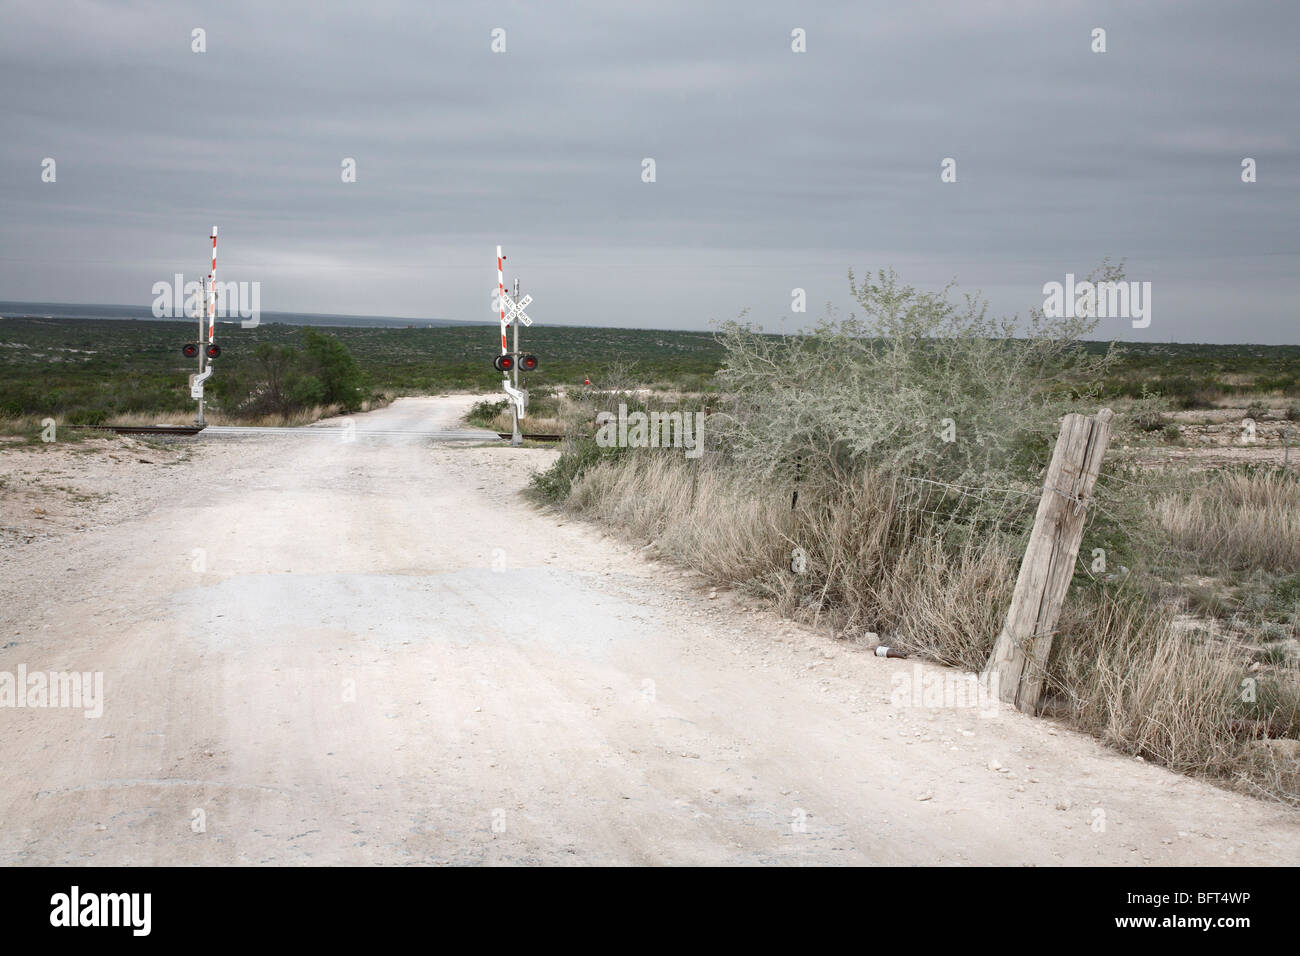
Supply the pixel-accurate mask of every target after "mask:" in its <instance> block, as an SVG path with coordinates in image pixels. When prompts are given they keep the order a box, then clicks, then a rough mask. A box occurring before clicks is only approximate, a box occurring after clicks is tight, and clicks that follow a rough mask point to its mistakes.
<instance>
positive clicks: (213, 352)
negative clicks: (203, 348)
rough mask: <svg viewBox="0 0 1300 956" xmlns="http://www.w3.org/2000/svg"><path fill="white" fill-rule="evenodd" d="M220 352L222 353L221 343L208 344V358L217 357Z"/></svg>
mask: <svg viewBox="0 0 1300 956" xmlns="http://www.w3.org/2000/svg"><path fill="white" fill-rule="evenodd" d="M220 354H221V346H220V345H209V346H208V358H216V357H217V356H218V355H220Z"/></svg>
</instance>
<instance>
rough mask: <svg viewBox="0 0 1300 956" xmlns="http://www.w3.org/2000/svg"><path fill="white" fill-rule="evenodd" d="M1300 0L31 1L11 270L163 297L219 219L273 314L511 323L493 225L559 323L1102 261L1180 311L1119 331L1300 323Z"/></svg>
mask: <svg viewBox="0 0 1300 956" xmlns="http://www.w3.org/2000/svg"><path fill="white" fill-rule="evenodd" d="M1097 27H1100V28H1103V29H1104V30H1105V31H1106V47H1107V52H1105V53H1094V52H1093V51H1092V49H1091V47H1092V45H1093V39H1092V31H1093V29H1094V28H1097ZM1297 27H1300V6H1297V5H1295V4H1292V3H1277V2H1259V3H1254V2H1233V3H1224V2H1215V3H1198V2H1187V0H1181V2H1177V3H1174V2H1155V0H1147V2H1143V3H1134V2H1131V0H1125V2H1119V3H1095V2H1088V3H1083V2H1081V3H1070V2H1060V0H1057V2H1051V3H1024V2H1012V0H1002V2H995V0H954V2H951V3H921V2H895V3H866V2H846V3H808V2H771V0H747V2H737V3H703V2H701V0H694V2H677V0H655V2H639V3H622V4H614V3H610V2H589V3H569V2H546V3H511V2H504V0H498V2H493V3H487V2H475V3H460V4H455V5H453V4H444V3H438V4H429V3H418V2H412V3H395V2H394V3H390V2H382V0H368V2H366V3H331V2H317V3H306V4H302V5H297V6H288V5H283V4H268V3H261V2H255V3H243V2H235V0H223V2H220V3H211V4H188V3H182V2H172V0H167V2H156V3H146V2H113V3H88V2H77V3H61V2H57V0H31V2H28V0H19V2H14V0H7V2H5V3H3V5H0V90H3V93H2V94H0V133H2V135H0V173H2V175H0V223H2V226H0V299H11V300H35V301H61V302H100V303H123V304H136V303H139V304H141V305H148V304H149V302H150V301H151V300H152V293H151V288H152V286H153V284H154V283H155V282H157V281H160V280H168V281H170V279H171V277H172V275H173V273H175V272H183V273H184V274H185V275H186V278H187V279H188V278H193V279H197V278H199V277H200V275H201V274H203V273H204V272H206V269H207V261H206V257H207V252H208V250H207V247H208V242H209V240H208V234H209V231H210V229H211V227H212V225H214V224H216V225H218V226H219V227H220V235H221V244H220V258H219V263H218V271H219V276H218V277H219V278H221V279H223V280H244V281H257V282H260V283H261V308H262V309H263V310H264V311H315V312H330V313H356V314H385V315H400V316H411V317H434V316H436V317H442V318H452V319H475V320H477V319H490V318H491V313H490V296H489V293H490V291H491V289H492V288H493V287H494V286H495V284H496V268H495V265H496V264H495V261H494V256H495V251H496V245H497V244H498V243H500V244H502V245H504V246H505V252H506V255H507V257H508V262H507V280H509V279H510V277H512V276H513V275H516V274H517V275H518V276H519V277H520V279H521V281H522V284H523V288H524V290H525V291H526V292H529V293H531V294H532V295H533V296H534V299H535V302H534V304H533V305H532V306H531V307H530V309H529V311H530V313H531V315H532V316H533V318H534V320H536V321H538V322H548V321H549V322H557V323H559V322H563V323H567V324H583V325H627V326H648V327H657V328H695V329H699V328H708V327H709V325H710V323H711V322H714V321H717V320H721V319H727V318H731V317H734V316H735V315H736V314H737V313H738V312H739V311H740V310H741V309H743V308H749V309H750V315H751V318H753V319H754V320H756V321H758V322H760V323H761V324H763V325H764V326H765V327H766V328H769V329H772V330H779V329H781V328H783V327H784V328H785V329H787V330H793V329H794V328H796V327H798V326H799V325H801V324H803V323H804V322H806V321H808V320H809V319H812V318H815V317H817V316H818V315H820V313H821V312H822V310H823V307H824V304H825V303H826V302H827V301H834V302H835V303H836V304H837V305H839V306H841V307H843V308H846V309H847V307H848V306H849V305H850V304H851V303H850V302H849V297H848V286H847V281H846V279H845V273H846V270H847V269H848V268H849V267H850V266H852V267H854V268H855V269H856V270H858V271H859V272H861V271H862V270H864V269H875V268H878V267H881V266H891V265H892V266H894V267H896V268H897V269H898V270H899V272H900V273H901V274H902V277H903V278H904V279H905V280H907V281H910V282H912V283H914V284H917V285H922V286H934V285H938V284H941V283H943V282H944V281H945V280H947V279H950V278H956V279H957V280H958V281H959V283H960V285H961V286H962V287H963V288H981V289H983V290H984V291H985V293H986V294H987V295H988V296H989V297H990V299H991V300H992V302H993V305H994V307H995V308H996V310H998V311H1000V312H1006V313H1012V312H1019V313H1022V314H1023V313H1024V312H1025V311H1027V309H1028V308H1029V307H1031V306H1033V305H1036V304H1041V303H1042V301H1043V293H1042V287H1043V284H1044V283H1046V282H1051V281H1064V278H1065V275H1066V274H1067V273H1071V272H1072V273H1075V274H1077V275H1083V274H1086V273H1087V272H1089V271H1090V269H1091V268H1092V267H1093V266H1094V265H1096V264H1097V263H1098V262H1099V261H1100V260H1101V259H1102V258H1103V257H1105V256H1110V257H1112V258H1114V259H1121V258H1124V259H1127V263H1128V276H1129V278H1130V279H1135V280H1139V281H1150V282H1151V283H1152V303H1151V305H1152V310H1151V319H1152V321H1151V324H1150V327H1149V328H1147V329H1144V330H1136V329H1133V328H1132V327H1131V323H1130V322H1129V321H1128V320H1107V321H1105V322H1103V323H1102V327H1101V328H1100V329H1099V332H1100V333H1101V335H1103V336H1104V337H1106V338H1120V339H1131V340H1156V341H1169V340H1171V339H1172V340H1175V341H1202V342H1262V343H1296V342H1300V334H1298V322H1297V320H1298V318H1300V316H1298V315H1297V306H1296V303H1297V301H1300V149H1298V148H1297V147H1298V144H1300V70H1297V67H1296V62H1297V56H1298V54H1297V40H1298V39H1300V30H1298V29H1297ZM195 28H202V29H203V30H204V31H206V46H207V51H206V52H204V53H195V52H192V49H191V47H192V43H193V40H192V33H193V31H194V29H195ZM496 28H501V29H504V30H505V42H506V50H505V52H504V53H494V52H493V51H492V49H491V46H492V31H493V30H494V29H496ZM796 28H800V29H802V30H804V31H806V45H807V52H804V53H796V52H794V51H793V50H792V49H791V46H792V42H793V41H792V39H791V31H792V30H795V29H796ZM46 157H49V158H53V159H54V160H55V163H56V167H55V169H56V176H57V178H56V181H55V182H53V183H46V182H42V180H41V172H42V161H43V160H44V159H45V158H46ZM946 157H951V158H953V159H955V160H956V172H957V181H956V182H955V183H944V182H941V180H940V172H941V163H942V161H943V160H944V159H945V158H946ZM1246 157H1250V158H1253V159H1254V160H1256V162H1257V176H1258V181H1257V182H1255V183H1251V184H1247V183H1243V182H1242V169H1241V163H1242V160H1243V159H1244V158H1246ZM345 158H352V159H355V161H356V170H357V181H356V182H355V183H345V182H343V177H342V175H341V173H342V168H341V164H342V163H343V160H344V159H345ZM646 158H652V159H653V160H654V161H655V177H656V180H655V182H653V183H647V182H643V181H642V170H643V160H644V159H646ZM794 288H803V289H805V290H806V291H807V296H808V313H807V314H806V315H797V314H792V312H791V290H792V289H794Z"/></svg>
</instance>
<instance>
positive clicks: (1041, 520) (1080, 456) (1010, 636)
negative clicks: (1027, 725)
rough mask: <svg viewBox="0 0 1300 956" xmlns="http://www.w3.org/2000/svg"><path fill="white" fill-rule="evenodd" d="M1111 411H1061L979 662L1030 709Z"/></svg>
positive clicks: (1003, 693) (1034, 706)
mask: <svg viewBox="0 0 1300 956" xmlns="http://www.w3.org/2000/svg"><path fill="white" fill-rule="evenodd" d="M1113 417H1114V413H1113V412H1111V410H1110V409H1109V408H1103V409H1102V410H1101V411H1100V412H1098V413H1097V417H1096V418H1089V417H1087V416H1086V415H1066V416H1065V420H1064V422H1062V424H1061V435H1060V437H1059V438H1058V439H1057V440H1056V450H1055V451H1054V452H1053V453H1052V463H1051V464H1050V465H1049V466H1048V468H1047V479H1046V480H1045V481H1044V482H1043V497H1042V499H1041V500H1040V501H1039V502H1038V514H1037V516H1036V517H1035V518H1034V530H1033V532H1032V533H1031V534H1030V536H1029V546H1028V547H1027V548H1025V557H1024V560H1023V561H1022V562H1021V564H1020V575H1019V577H1017V578H1016V590H1015V594H1013V595H1012V598H1011V609H1010V610H1009V611H1007V620H1006V623H1005V624H1004V625H1003V627H1002V633H1001V634H999V635H998V639H997V643H996V644H994V646H993V654H992V655H991V656H990V657H989V662H988V664H987V665H985V667H984V676H985V677H986V678H987V679H989V680H990V681H996V683H995V684H994V688H995V689H996V692H997V694H998V696H999V697H1000V698H1001V699H1002V700H1004V701H1006V702H1008V703H1012V704H1015V705H1016V707H1018V708H1019V709H1020V710H1022V711H1024V712H1025V713H1027V714H1036V713H1038V707H1039V702H1040V700H1041V698H1042V694H1043V681H1044V678H1045V677H1046V673H1047V659H1048V656H1049V655H1050V654H1051V652H1052V637H1053V636H1054V634H1055V632H1056V624H1057V622H1058V621H1059V620H1060V617H1061V605H1062V603H1063V602H1064V601H1065V593H1066V591H1067V590H1068V589H1069V587H1070V579H1071V578H1072V577H1074V562H1075V561H1076V560H1077V559H1078V557H1079V542H1080V540H1081V539H1082V538H1083V522H1084V519H1085V517H1086V513H1085V511H1086V508H1087V506H1088V503H1089V502H1090V500H1091V498H1092V489H1093V486H1094V485H1095V484H1096V483H1097V473H1098V472H1099V471H1100V470H1101V459H1102V456H1103V455H1105V454H1106V446H1107V445H1108V444H1109V443H1110V422H1111V419H1112V418H1113Z"/></svg>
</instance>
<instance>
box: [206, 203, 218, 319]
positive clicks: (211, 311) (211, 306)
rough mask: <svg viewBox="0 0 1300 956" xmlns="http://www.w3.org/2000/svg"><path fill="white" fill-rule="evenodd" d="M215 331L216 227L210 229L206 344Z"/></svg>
mask: <svg viewBox="0 0 1300 956" xmlns="http://www.w3.org/2000/svg"><path fill="white" fill-rule="evenodd" d="M216 329H217V227H216V226H213V227H212V271H211V272H209V273H208V342H209V343H211V342H212V339H213V334H214V333H215V332H216Z"/></svg>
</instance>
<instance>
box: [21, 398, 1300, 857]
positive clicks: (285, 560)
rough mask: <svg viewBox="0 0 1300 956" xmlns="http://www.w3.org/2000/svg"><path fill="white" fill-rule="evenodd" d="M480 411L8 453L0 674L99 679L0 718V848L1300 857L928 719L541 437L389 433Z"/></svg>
mask: <svg viewBox="0 0 1300 956" xmlns="http://www.w3.org/2000/svg"><path fill="white" fill-rule="evenodd" d="M474 400H475V398H474V397H473V396H467V397H459V396H455V397H444V398H438V399H405V400H401V401H398V402H397V403H395V404H394V405H392V406H390V407H389V408H385V409H382V410H380V411H376V412H372V413H369V414H367V415H360V416H356V417H355V418H354V422H355V426H354V433H353V434H351V435H349V434H347V432H348V431H349V430H350V429H342V428H340V429H338V431H337V432H336V433H331V434H323V433H322V430H324V429H328V428H330V427H331V425H330V423H326V424H325V425H323V426H319V427H317V428H313V429H304V430H301V431H302V434H301V435H294V434H288V435H286V434H284V433H279V432H277V433H274V434H255V433H239V434H225V435H220V434H215V433H214V434H213V435H212V436H209V437H207V438H200V439H197V440H192V441H191V442H190V443H189V444H188V445H186V446H185V450H179V449H178V450H162V451H158V450H154V449H147V454H138V455H137V451H138V448H136V447H135V446H134V445H133V444H132V443H129V442H111V441H105V442H104V443H103V444H102V447H99V448H97V449H95V450H93V451H89V452H87V453H84V454H83V453H81V452H76V451H73V450H71V449H58V448H53V447H46V448H26V449H19V448H6V449H4V450H0V475H6V476H8V478H7V481H6V484H5V485H4V487H3V488H2V489H0V492H2V493H3V496H4V499H5V502H6V504H5V509H6V510H5V511H4V513H3V523H4V525H5V526H6V527H9V526H10V523H11V521H13V522H16V523H15V524H14V526H13V527H14V528H15V529H16V530H14V531H13V532H7V533H6V534H5V535H4V536H3V538H0V542H2V543H3V547H0V673H3V672H9V673H16V671H17V669H18V668H19V666H20V665H24V666H25V667H26V668H27V669H28V671H29V672H31V671H37V670H41V671H63V670H72V669H76V670H79V671H92V672H94V671H97V672H102V673H103V674H104V698H105V700H104V708H103V715H102V716H101V717H99V718H97V719H88V718H87V717H85V716H84V714H83V712H82V711H81V710H77V709H73V708H44V709H41V708H35V707H3V708H0V821H2V823H0V863H2V864H37V863H40V864H62V863H97V864H146V863H152V864H193V863H214V864H235V863H275V864H295V863H360V864H366V863H384V864H445V863H451V864H476V863H487V864H521V863H545V864H604V863H608V864H637V863H718V864H762V863H778V864H809V863H812V864H816V863H844V864H851V863H854V864H861V863H880V864H934V863H942V864H950V863H973V864H1039V865H1041V864H1058V863H1084V864H1089V863H1093V864H1121V865H1123V864H1142V863H1146V862H1150V863H1159V864H1206V863H1240V864H1246V865H1268V864H1288V863H1294V862H1295V860H1296V859H1297V858H1300V816H1298V815H1297V814H1295V813H1293V812H1290V811H1287V810H1284V809H1282V808H1279V807H1277V806H1276V805H1273V804H1269V803H1265V802H1259V801H1255V800H1253V799H1251V798H1249V797H1244V796H1241V795H1237V794H1233V793H1230V792H1227V791H1223V790H1220V789H1217V788H1215V787H1213V786H1211V785H1209V784H1206V783H1202V782H1198V781H1195V780H1191V779H1187V778H1183V777H1179V776H1176V775H1174V774H1171V773H1169V772H1167V771H1164V770H1162V769H1160V768H1157V767H1153V766H1149V765H1146V764H1143V763H1140V762H1136V761H1133V760H1131V759H1126V758H1124V757H1121V756H1119V755H1117V754H1115V753H1113V752H1110V751H1107V750H1106V749H1104V748H1103V747H1102V746H1100V745H1099V744H1097V743H1096V742H1094V741H1092V740H1090V739H1088V738H1086V737H1083V736H1081V735H1078V734H1075V733H1073V732H1070V731H1068V730H1066V729H1063V728H1061V727H1058V726H1055V725H1053V724H1052V723H1050V722H1048V721H1045V720H1034V719H1030V718H1026V717H1024V716H1023V715H1020V714H1018V713H1015V712H1013V711H1010V710H1008V709H1006V708H1005V707H1002V706H1000V705H999V706H993V707H987V706H986V707H984V708H969V707H955V706H950V707H945V706H930V707H927V706H924V704H925V703H927V702H928V701H926V700H925V699H924V698H921V699H915V700H914V699H912V697H911V695H902V694H901V693H900V686H901V685H900V683H899V682H900V681H911V680H913V679H914V678H915V679H918V680H924V679H930V680H933V679H935V678H942V677H944V676H952V674H953V672H950V671H944V670H943V669H941V668H937V667H931V666H928V665H918V664H915V663H913V662H911V661H899V660H886V659H882V658H877V657H874V656H869V655H867V654H865V653H863V652H861V651H857V650H853V649H851V648H848V647H846V646H845V645H844V644H838V643H836V642H834V641H832V640H831V639H829V638H827V637H824V636H820V635H817V634H813V633H811V632H809V631H806V630H804V629H801V628H799V627H797V626H795V625H792V624H790V623H789V622H785V621H782V620H780V619H778V618H776V617H774V616H772V615H769V614H767V613H765V612H761V611H757V610H754V609H752V608H749V607H747V606H746V605H745V603H744V602H742V601H740V600H738V599H737V598H735V597H734V596H732V595H729V594H727V593H725V592H724V593H722V594H721V595H719V596H718V597H717V598H716V599H710V598H709V597H708V594H707V592H706V591H705V590H704V589H703V588H702V587H700V586H699V585H698V582H696V581H695V579H693V578H692V577H691V576H689V575H684V574H682V573H681V572H680V571H676V570H673V569H671V568H668V567H665V566H662V565H659V564H656V563H655V562H653V561H651V560H649V559H647V558H646V557H645V556H644V554H643V553H642V552H639V551H638V550H637V549H636V548H635V547H632V546H630V545H628V544H625V543H621V542H619V541H616V540H613V539H609V538H605V537H602V536H601V535H600V534H599V532H597V531H594V530H593V529H591V528H590V527H589V526H586V525H584V524H581V523H575V522H567V521H565V520H563V519H562V518H558V517H554V516H550V515H547V514H544V513H542V512H540V511H538V510H536V509H535V508H533V507H532V506H530V505H528V504H526V503H525V502H524V501H523V500H522V499H521V498H520V497H519V495H518V492H519V490H520V489H521V488H522V487H523V486H524V485H525V484H526V482H527V478H528V475H529V474H530V472H532V471H534V470H536V469H539V468H541V467H544V466H545V465H546V464H548V463H549V462H550V460H551V458H552V456H553V455H554V454H555V452H554V451H553V450H549V449H511V448H508V447H503V446H498V447H480V446H477V445H475V444H474V443H473V442H466V441H460V442H448V441H439V442H433V441H430V440H427V439H424V438H421V437H419V436H418V435H417V434H414V433H416V432H421V431H422V432H426V433H430V434H433V433H441V434H446V433H451V432H453V431H454V429H455V428H456V420H457V418H458V416H459V413H460V411H461V410H462V409H464V408H466V407H467V406H468V404H469V403H471V402H472V401H474ZM347 438H352V439H354V440H344V439H347ZM128 450H129V452H128ZM114 455H116V456H118V457H119V458H120V459H122V460H120V461H117V462H112V461H111V459H112V457H113V456H114ZM132 457H134V458H136V459H137V460H136V461H135V462H132V461H131V460H129V459H131V458H132ZM139 458H150V459H151V460H152V461H153V463H152V464H149V465H145V464H142V463H140V462H139V460H138V459H139ZM63 472H66V474H64V473H63ZM33 477H36V478H38V479H39V480H41V481H42V482H43V483H44V484H45V485H49V486H51V487H53V486H57V485H66V486H67V487H72V488H75V489H77V491H76V492H75V493H67V492H48V493H46V492H38V491H36V490H33V489H32V488H31V487H30V484H29V482H28V479H31V478H33ZM24 482H28V483H27V484H24ZM57 494H62V495H64V496H65V497H64V498H57V497H56V495H57ZM42 495H44V497H42ZM99 495H106V496H107V497H102V498H101V497H98V496H99ZM76 496H80V497H79V498H77V497H76ZM40 501H46V502H47V504H52V505H53V504H56V503H57V507H52V508H46V510H47V512H50V513H49V514H47V515H46V516H45V517H43V518H42V517H39V516H37V517H29V516H28V515H26V514H25V513H24V509H27V510H30V509H31V508H35V507H43V506H42V505H40V504H39V503H36V502H40ZM59 509H63V510H65V511H67V512H68V513H67V514H65V515H62V516H60V515H58V514H55V512H57V511H59ZM19 519H20V520H19ZM32 528H35V529H36V530H37V531H38V532H39V533H36V534H31V533H29V532H30V530H31V529H32ZM23 529H27V530H23ZM904 698H906V699H904Z"/></svg>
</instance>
